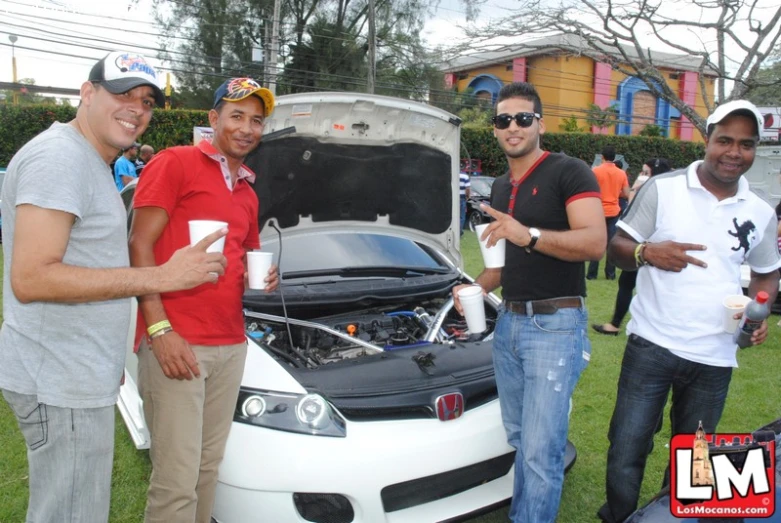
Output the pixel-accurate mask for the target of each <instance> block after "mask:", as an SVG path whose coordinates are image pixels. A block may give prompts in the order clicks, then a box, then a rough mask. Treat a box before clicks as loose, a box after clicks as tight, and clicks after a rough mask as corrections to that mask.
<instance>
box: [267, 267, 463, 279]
mask: <svg viewBox="0 0 781 523" xmlns="http://www.w3.org/2000/svg"><path fill="white" fill-rule="evenodd" d="M450 272H451V269H449V268H447V267H389V266H381V265H380V266H366V267H340V268H332V269H319V270H308V271H288V272H284V273H283V274H282V279H284V280H291V279H297V278H311V277H317V276H347V277H372V276H379V277H394V278H406V277H418V276H427V275H431V274H448V273H450Z"/></svg>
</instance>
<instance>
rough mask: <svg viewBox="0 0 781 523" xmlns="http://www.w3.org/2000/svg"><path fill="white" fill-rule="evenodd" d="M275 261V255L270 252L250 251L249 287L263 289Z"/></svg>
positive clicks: (248, 262) (248, 254) (248, 259)
mask: <svg viewBox="0 0 781 523" xmlns="http://www.w3.org/2000/svg"><path fill="white" fill-rule="evenodd" d="M273 261H274V255H273V254H272V253H270V252H260V251H250V252H248V253H247V272H248V273H249V288H250V289H255V290H263V289H265V288H266V282H264V281H263V280H265V279H266V276H268V271H269V269H271V265H272V263H273Z"/></svg>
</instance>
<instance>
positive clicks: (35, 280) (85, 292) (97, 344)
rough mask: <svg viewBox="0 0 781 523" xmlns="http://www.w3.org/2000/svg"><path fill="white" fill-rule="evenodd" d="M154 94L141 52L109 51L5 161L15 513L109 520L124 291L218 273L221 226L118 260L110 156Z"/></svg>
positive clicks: (5, 335)
mask: <svg viewBox="0 0 781 523" xmlns="http://www.w3.org/2000/svg"><path fill="white" fill-rule="evenodd" d="M163 102H164V96H163V93H162V91H160V88H159V86H158V85H157V74H156V72H155V70H154V69H153V68H152V67H151V66H150V65H149V64H148V63H147V62H146V60H145V59H144V58H143V57H141V56H138V55H135V54H132V53H124V52H113V53H109V54H108V55H107V56H106V57H105V58H103V59H102V60H100V61H99V62H98V63H97V64H95V66H94V67H93V69H92V71H91V73H90V77H89V81H87V82H85V83H84V84H83V85H82V86H81V104H80V105H79V109H78V111H77V114H76V118H75V119H74V120H73V121H72V122H70V123H68V124H60V123H55V124H54V125H52V127H51V128H49V129H48V130H46V131H44V132H43V133H41V134H40V135H38V136H37V137H35V138H34V139H32V140H31V141H30V142H29V143H27V144H26V145H25V146H24V147H22V149H20V150H19V152H18V153H17V154H16V155H15V156H14V157H13V158H12V159H11V162H10V164H9V165H8V172H7V174H6V177H5V182H4V184H3V189H2V216H3V219H4V222H5V223H4V224H3V229H4V233H5V234H4V238H3V239H4V243H3V254H4V273H3V316H4V323H3V326H2V329H1V330H0V389H1V390H2V392H3V396H4V398H5V400H6V401H7V402H8V404H9V406H10V407H11V409H12V410H13V412H14V413H15V414H16V417H17V420H18V422H19V428H20V429H21V432H22V436H23V437H24V439H25V442H26V444H27V449H28V450H27V458H28V463H29V468H30V473H29V478H30V479H29V485H30V502H29V507H28V512H27V521H35V522H36V523H46V522H52V523H60V522H63V521H81V522H85V523H102V522H105V521H107V520H108V514H109V500H110V486H111V467H112V459H113V451H114V448H113V447H114V403H115V402H116V399H117V394H118V392H119V384H120V379H121V377H122V368H123V364H124V354H125V346H126V342H127V333H128V326H129V325H128V323H129V322H130V321H131V318H130V310H131V309H130V305H131V303H130V299H131V297H133V296H138V295H143V294H152V293H159V292H170V291H175V290H183V289H190V288H193V287H196V286H198V285H201V284H204V283H214V282H216V281H217V277H218V276H217V275H218V274H222V273H223V272H224V266H225V258H224V257H223V256H222V254H219V253H215V254H207V253H206V248H207V247H208V246H209V245H210V244H211V243H213V242H214V241H216V240H217V239H218V238H219V237H221V236H223V235H224V234H225V233H226V232H227V230H223V231H220V232H219V233H215V234H213V235H211V236H210V237H207V238H206V239H204V240H203V241H202V242H200V243H198V244H197V245H195V246H193V247H186V248H183V249H181V250H179V251H177V252H176V253H175V254H174V256H173V257H172V258H171V260H170V261H169V262H168V263H166V264H165V265H162V266H160V267H149V268H130V267H129V259H128V248H127V231H126V228H125V227H126V223H127V215H126V214H125V210H124V207H123V205H122V200H121V198H120V196H119V194H118V193H117V191H116V188H115V186H114V184H113V182H112V178H111V173H110V170H109V167H108V164H109V162H110V161H111V159H112V158H114V157H115V156H116V155H117V153H118V151H119V150H120V149H122V148H126V147H128V146H129V145H130V144H132V143H133V142H135V140H136V139H137V138H138V136H140V135H141V133H143V132H144V130H145V129H146V128H147V126H148V125H149V121H150V119H151V117H152V108H153V107H154V105H155V104H156V103H157V104H158V105H162V104H163ZM53 165H57V169H56V170H53V169H52V166H53Z"/></svg>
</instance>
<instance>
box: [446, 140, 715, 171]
mask: <svg viewBox="0 0 781 523" xmlns="http://www.w3.org/2000/svg"><path fill="white" fill-rule="evenodd" d="M461 144H462V146H463V147H462V149H463V152H462V154H463V155H464V156H467V154H468V155H469V156H470V157H471V158H479V159H480V160H482V169H483V174H484V175H487V176H499V175H501V174H503V173H504V172H506V170H507V160H506V159H505V156H504V153H503V152H502V150H501V149H500V148H499V147H498V145H497V144H496V138H495V137H494V135H493V130H492V129H491V128H475V127H466V128H464V129H463V131H462V132H461ZM606 145H612V146H613V147H614V148H615V150H616V153H618V154H623V155H624V157H625V158H626V160H627V162H629V170H630V183H631V182H632V181H633V180H634V178H636V177H637V174H638V173H639V171H640V169H641V166H642V164H643V163H644V162H646V161H647V160H649V159H650V158H655V157H662V158H667V159H668V160H669V161H670V165H672V166H673V167H684V166H686V165H689V164H690V163H691V162H693V161H695V160H701V159H702V158H703V156H704V155H705V145H704V144H702V143H695V142H682V141H680V140H669V139H667V138H648V137H642V136H613V135H593V134H587V133H546V134H544V135H543V137H542V148H543V149H545V150H546V151H551V152H565V153H567V154H568V155H570V156H574V157H576V158H580V159H581V160H583V161H585V162H586V163H587V164H589V165H591V163H592V162H593V161H594V155H595V154H599V153H601V152H602V148H603V147H605V146H606Z"/></svg>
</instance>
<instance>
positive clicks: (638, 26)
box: [470, 0, 781, 134]
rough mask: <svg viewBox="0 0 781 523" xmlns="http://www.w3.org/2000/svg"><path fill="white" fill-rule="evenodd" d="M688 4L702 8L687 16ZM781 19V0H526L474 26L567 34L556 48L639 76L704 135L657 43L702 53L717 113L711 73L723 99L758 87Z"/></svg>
mask: <svg viewBox="0 0 781 523" xmlns="http://www.w3.org/2000/svg"><path fill="white" fill-rule="evenodd" d="M687 10H696V11H697V12H696V13H694V14H688V16H687ZM684 16H687V19H684ZM780 22H781V6H780V5H779V4H778V3H768V2H766V1H763V0H560V3H559V4H558V5H554V6H552V5H550V4H549V3H548V2H545V1H542V0H525V1H524V3H523V4H522V7H521V8H520V9H519V10H517V11H515V12H513V13H512V14H510V15H508V16H507V17H506V18H505V19H503V20H501V21H498V22H492V23H491V29H490V30H486V29H485V28H480V29H475V30H472V31H470V36H472V37H473V38H480V37H482V40H483V41H484V42H485V41H487V40H488V39H490V38H496V37H508V36H517V35H524V36H526V37H542V36H549V35H550V34H551V33H552V32H558V33H561V34H563V35H565V36H567V37H568V38H564V39H562V40H561V41H562V42H563V43H561V44H559V45H557V46H555V49H556V50H560V51H563V52H565V53H574V54H578V55H581V54H582V55H587V56H590V57H592V58H594V59H595V60H598V61H605V62H608V63H610V64H611V66H613V68H614V69H616V70H618V71H620V72H622V73H624V74H626V75H628V76H635V77H637V78H639V79H640V80H642V81H643V82H645V84H646V85H647V86H648V89H649V90H650V91H651V92H652V93H653V94H654V95H655V96H657V97H658V98H661V99H664V100H666V101H668V102H669V103H670V104H671V105H672V106H673V107H675V108H676V109H678V110H679V111H680V112H681V113H682V114H683V115H684V116H686V117H687V118H688V119H689V120H691V122H692V123H693V124H694V125H695V126H696V127H697V128H698V129H699V130H700V132H702V133H703V134H705V118H703V117H702V116H700V115H699V114H697V113H696V112H695V111H694V109H693V108H692V107H691V106H689V105H688V104H687V103H685V102H684V101H683V100H682V99H681V97H680V93H678V92H677V91H676V90H674V89H672V88H670V87H669V86H668V85H667V82H666V81H665V79H664V78H663V77H662V74H661V73H660V71H659V69H658V68H657V67H656V58H657V56H658V53H655V52H653V51H651V48H653V47H655V48H659V47H662V46H664V47H666V48H667V49H673V50H675V52H678V53H683V54H684V55H688V56H689V57H693V58H696V59H699V73H700V85H699V90H700V92H701V93H702V95H703V99H704V100H705V104H706V109H707V111H708V112H711V111H712V110H713V107H712V104H711V101H710V100H709V97H708V96H707V94H706V82H705V80H704V78H705V75H713V76H715V77H716V78H717V80H718V88H717V99H718V100H719V102H720V103H722V102H726V101H729V100H733V99H738V98H741V97H744V96H745V95H746V92H747V91H749V90H751V89H752V88H755V87H757V86H758V85H759V83H758V82H759V80H758V78H757V75H758V73H759V71H760V66H761V64H762V62H763V60H764V59H765V58H766V57H767V56H768V54H769V53H771V52H772V50H773V49H774V48H775V46H776V44H777V43H778V41H779V36H781V23H780ZM486 35H488V36H486ZM471 45H472V46H473V47H474V42H473V43H472V44H471ZM545 49H551V47H550V46H548V47H545ZM729 84H731V85H732V87H731V89H730V90H729V91H728V85H729Z"/></svg>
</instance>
